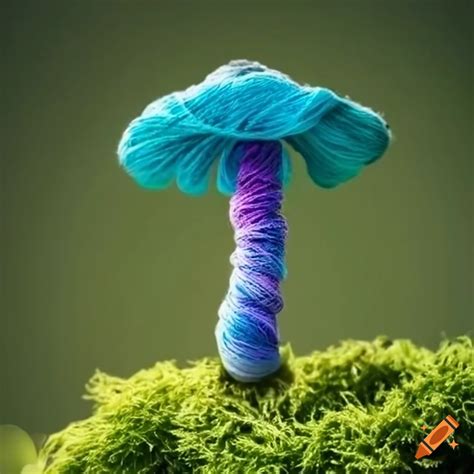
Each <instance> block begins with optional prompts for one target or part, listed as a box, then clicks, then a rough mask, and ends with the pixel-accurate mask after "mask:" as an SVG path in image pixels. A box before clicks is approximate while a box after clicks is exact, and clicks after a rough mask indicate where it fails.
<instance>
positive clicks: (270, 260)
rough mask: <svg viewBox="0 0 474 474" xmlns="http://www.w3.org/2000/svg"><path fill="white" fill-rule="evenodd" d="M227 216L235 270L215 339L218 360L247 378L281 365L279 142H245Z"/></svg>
mask: <svg viewBox="0 0 474 474" xmlns="http://www.w3.org/2000/svg"><path fill="white" fill-rule="evenodd" d="M244 148H245V152H244V158H243V160H242V162H241V165H240V169H239V175H238V179H237V190H236V192H235V194H234V195H233V196H232V198H231V200H230V220H231V223H232V226H233V227H234V231H235V242H236V244H237V248H236V250H235V252H234V253H233V254H232V256H231V263H232V265H233V266H234V271H233V273H232V276H231V278H230V285H229V291H228V293H227V296H226V298H225V299H224V301H223V303H222V305H221V307H220V309H219V318H220V319H219V322H218V324H217V327H216V339H217V344H218V347H219V353H220V355H221V359H222V362H223V364H224V367H225V368H226V369H227V371H228V372H229V373H230V374H231V375H232V376H233V377H234V378H236V379H237V380H241V381H245V382H251V381H256V380H259V379H260V378H262V377H264V376H266V375H268V374H270V373H273V372H274V371H276V370H277V369H278V368H279V366H280V357H279V352H278V340H279V337H278V327H277V322H276V315H277V313H278V312H280V311H281V309H282V308H283V298H282V296H281V294H280V281H281V280H282V278H283V277H284V275H285V272H286V268H285V263H284V254H285V238H286V233H287V225H286V221H285V219H284V218H283V216H282V215H281V214H280V208H281V201H282V189H281V177H280V170H281V145H280V143H278V142H261V143H257V142H252V143H249V144H245V145H244Z"/></svg>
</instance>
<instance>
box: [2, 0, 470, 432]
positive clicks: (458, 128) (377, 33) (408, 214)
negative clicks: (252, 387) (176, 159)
mask: <svg viewBox="0 0 474 474" xmlns="http://www.w3.org/2000/svg"><path fill="white" fill-rule="evenodd" d="M7 3H8V2H7ZM471 14H472V3H470V2H469V1H464V2H463V1H444V2H438V1H393V2H392V1H390V2H389V1H370V2H369V1H333V2H330V1H329V0H328V1H327V2H318V1H311V2H298V1H295V2H290V1H288V2H271V1H268V2H265V1H261V2H251V1H248V2H219V1H216V2H204V1H199V2H191V1H189V2H164V1H158V0H157V1H154V2H146V1H139V0H137V1H103V0H102V1H101V0H96V1H86V0H83V1H58V2H51V1H41V2H39V1H29V2H26V1H21V0H15V1H13V0H11V1H10V2H9V6H8V5H7V6H5V7H4V8H3V12H2V15H1V16H2V19H3V23H4V25H3V27H2V35H3V37H4V39H5V41H4V44H5V45H6V48H5V50H4V55H3V59H2V62H3V64H2V74H1V76H2V82H4V87H2V91H3V92H4V95H3V99H2V114H1V115H2V122H3V123H2V142H1V143H2V145H1V148H2V179H3V182H2V207H3V209H2V231H1V238H2V242H1V247H0V248H1V261H2V292H3V293H2V298H1V334H0V350H1V370H2V375H1V386H0V388H1V389H0V392H1V394H0V396H1V403H0V411H1V416H0V423H12V424H16V425H18V426H20V427H22V428H23V429H25V430H27V431H29V432H30V433H47V432H51V431H54V430H58V429H60V428H61V427H63V426H65V424H67V423H68V422H70V421H72V420H75V419H78V418H81V417H84V416H86V415H87V414H88V413H89V410H90V406H89V404H88V403H87V402H85V401H83V400H81V395H82V394H83V393H84V384H85V383H86V381H87V380H88V378H89V377H90V376H91V375H92V374H93V372H94V370H95V369H96V368H100V369H102V370H104V371H107V372H110V373H113V374H116V375H119V376H129V375H131V374H132V373H133V372H135V371H137V370H139V369H140V368H142V367H147V366H150V365H152V364H153V363H154V362H155V361H157V360H162V359H169V358H175V359H177V360H178V361H180V362H182V363H184V362H185V361H186V360H188V359H193V358H198V357H201V356H207V355H216V354H217V352H216V346H215V342H214V325H215V323H216V320H217V308H218V306H219V304H220V302H221V299H222V298H223V296H224V294H225V291H226V288H227V281H228V277H229V275H230V264H229V261H228V259H229V255H230V253H231V252H232V250H233V240H232V233H231V229H230V224H229V221H228V217H227V213H228V200H227V198H225V197H223V196H220V195H219V194H218V193H217V191H216V190H215V189H212V190H211V191H210V192H209V194H207V195H206V196H204V197H202V198H191V197H186V196H183V195H181V194H180V193H179V192H178V191H177V190H176V189H169V190H167V191H164V192H160V193H153V192H150V191H148V192H147V191H144V190H141V189H139V188H138V187H137V186H136V185H135V184H134V183H133V182H132V181H131V179H129V178H128V176H126V175H125V173H124V172H123V171H122V170H121V169H120V168H119V166H118V164H117V160H116V155H115V150H116V146H117V143H118V140H119V137H120V135H121V133H122V131H123V129H124V128H125V126H126V125H127V123H128V122H129V121H130V120H131V119H132V118H134V117H135V116H136V115H137V114H139V113H140V112H141V110H142V109H143V108H144V106H145V105H146V104H148V103H149V102H150V101H151V100H153V99H154V98H156V97H158V96H161V95H163V94H167V93H169V92H171V91H173V90H176V89H182V88H185V87H187V86H188V85H190V84H192V83H196V82H199V81H201V80H202V78H203V77H204V76H205V75H206V74H207V73H208V72H210V71H211V70H213V69H215V68H216V67H217V66H219V65H221V64H222V63H225V62H227V61H229V60H230V59H237V58H247V59H254V60H258V61H260V62H262V63H264V64H266V65H268V66H271V67H273V68H277V69H280V70H282V71H284V72H287V73H288V74H290V75H292V76H293V77H294V78H295V79H296V80H298V81H301V82H306V83H310V84H313V85H323V86H328V87H331V88H333V89H335V90H336V91H338V92H339V93H342V94H348V95H350V97H351V98H353V99H355V100H358V101H360V102H362V103H363V104H366V105H369V106H371V107H373V108H375V109H376V110H379V111H382V112H383V113H384V114H385V116H386V118H387V120H388V121H389V123H390V125H391V127H392V130H393V132H394V135H395V140H394V142H393V145H392V147H391V148H390V150H389V152H388V154H387V155H386V157H385V158H384V159H382V160H381V161H380V162H378V163H377V164H376V165H374V166H372V167H370V168H369V169H367V171H366V172H365V173H363V175H362V176H361V177H360V178H358V179H356V180H354V181H352V182H350V183H349V184H347V185H344V186H342V187H340V188H337V189H335V190H331V191H325V190H322V189H318V188H316V187H315V186H314V185H313V184H312V182H311V181H310V179H309V177H308V176H307V174H306V171H305V168H304V166H303V163H302V159H301V158H300V157H298V156H295V155H294V156H293V158H294V179H293V182H292V184H291V186H290V188H289V189H288V191H287V193H286V199H285V214H286V216H287V218H288V222H289V225H290V235H289V241H288V258H287V261H288V268H289V277H288V279H287V280H286V282H285V284H284V287H283V291H284V296H285V301H286V306H285V309H284V310H283V312H282V313H281V316H280V328H281V334H282V338H283V340H285V341H291V343H292V345H293V348H294V350H295V352H296V353H297V354H305V353H308V352H310V351H312V350H316V349H319V350H322V349H324V348H326V347H327V346H328V345H330V344H334V343H337V342H338V341H339V340H341V339H345V338H358V339H372V338H374V337H375V336H376V335H378V334H385V335H387V336H389V337H391V338H410V339H413V340H414V341H415V342H416V343H418V344H423V345H426V346H427V347H430V348H435V347H436V346H437V345H438V343H439V341H440V339H441V338H442V336H443V334H445V335H447V336H450V337H451V336H457V335H460V334H463V333H466V332H468V331H469V330H470V329H471V326H472V324H471V321H470V316H472V314H473V313H474V311H473V298H472V294H473V292H472V290H473V259H472V255H473V248H472V243H473V241H474V238H473V226H472V215H473V209H472V207H473V199H472V198H473V187H472V182H473V170H472V145H473V140H472V128H471V125H472V119H473V114H472V101H471V97H472V86H471V84H472V83H473V77H472V76H473V74H472V68H473V64H472V59H471V56H470V51H471V50H472V38H471V33H470V29H471V27H472V24H471V22H470V19H469V17H470V15H471Z"/></svg>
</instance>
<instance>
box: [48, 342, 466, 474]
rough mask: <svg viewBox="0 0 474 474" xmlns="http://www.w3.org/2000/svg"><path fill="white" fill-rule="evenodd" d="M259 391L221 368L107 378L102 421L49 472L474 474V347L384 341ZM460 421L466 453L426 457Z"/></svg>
mask: <svg viewBox="0 0 474 474" xmlns="http://www.w3.org/2000/svg"><path fill="white" fill-rule="evenodd" d="M282 355H283V358H284V361H285V362H284V364H283V366H282V368H281V369H280V371H279V372H278V373H276V374H274V375H273V376H272V377H270V378H268V379H267V380H264V381H262V382H259V383H254V384H242V383H238V382H235V381H234V380H232V379H231V378H230V377H229V376H228V375H227V374H226V373H225V371H224V369H223V368H222V365H221V363H220V362H219V360H218V359H217V358H210V357H208V358H203V359H200V360H198V361H195V362H192V363H190V364H189V365H188V366H187V367H184V368H181V367H179V366H178V364H176V362H174V361H165V362H158V363H157V364H156V365H155V366H154V367H151V368H149V369H145V370H141V371H139V372H137V373H136V374H135V375H133V376H131V377H130V378H128V379H123V378H119V377H113V376H110V375H107V374H105V373H103V372H100V371H97V372H96V373H95V375H94V376H93V377H92V379H91V380H90V381H89V383H88V385H87V395H86V398H87V399H89V400H92V401H93V402H94V410H93V414H92V415H91V416H90V417H89V418H87V419H85V420H81V421H77V422H74V423H71V424H70V425H69V426H67V427H66V428H65V429H64V430H62V431H60V432H58V433H55V434H53V435H51V436H49V438H48V440H47V442H46V444H45V445H44V447H43V449H42V450H41V452H40V468H41V470H42V471H43V472H45V473H72V474H73V473H102V472H104V473H105V472H114V473H134V474H142V473H186V472H196V473H227V472H229V473H231V472H232V473H233V472H235V473H294V472H301V473H319V472H321V473H328V472H446V473H448V472H449V473H453V472H471V471H472V469H471V471H468V469H470V467H469V463H470V462H471V460H472V459H473V458H474V373H473V357H474V352H473V340H472V338H470V337H467V336H462V337H459V338H457V339H454V340H445V341H443V342H442V343H441V344H440V346H439V348H438V350H436V351H431V350H428V349H426V348H423V347H418V346H416V345H415V344H414V343H413V342H410V341H409V340H394V341H391V340H389V339H387V338H385V337H378V338H376V339H375V340H374V341H372V342H366V341H354V340H348V341H343V342H341V343H339V344H337V345H334V346H331V347H329V348H328V349H326V350H325V351H316V352H313V353H312V354H310V355H308V356H304V357H296V356H295V355H294V354H293V352H292V350H291V347H290V346H289V345H286V346H284V347H283V348H282ZM448 414H450V415H452V416H453V417H454V418H455V419H456V420H457V421H458V422H459V423H460V427H459V428H458V429H457V430H456V432H455V434H454V439H455V440H456V441H457V442H458V443H459V446H458V447H456V449H452V448H451V447H450V446H448V444H447V443H443V445H442V446H440V448H438V449H437V450H436V451H435V453H433V454H432V455H431V456H430V457H429V458H423V459H420V460H416V459H415V451H416V448H417V446H418V443H419V442H420V441H421V440H422V439H423V438H424V436H426V434H427V433H426V432H423V431H422V429H421V426H422V425H423V424H426V425H428V426H429V427H430V429H431V428H434V427H435V426H436V425H437V424H438V423H439V422H440V421H441V420H442V419H443V418H444V417H445V416H447V415H448ZM471 468H472V466H471Z"/></svg>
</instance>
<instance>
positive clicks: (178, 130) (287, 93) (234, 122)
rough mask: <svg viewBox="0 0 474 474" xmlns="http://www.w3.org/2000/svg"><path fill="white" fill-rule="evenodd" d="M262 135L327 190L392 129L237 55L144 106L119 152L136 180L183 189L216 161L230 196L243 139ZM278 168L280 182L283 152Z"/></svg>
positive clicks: (369, 157) (353, 171) (197, 187)
mask: <svg viewBox="0 0 474 474" xmlns="http://www.w3.org/2000/svg"><path fill="white" fill-rule="evenodd" d="M262 140H283V141H284V142H286V143H287V144H289V145H290V146H291V147H292V148H294V149H295V150H296V151H297V152H298V153H300V154H301V155H302V156H303V158H304V160H305V161H306V164H307V169H308V174H309V175H310V177H311V179H312V180H313V181H314V182H315V183H316V184H318V185H320V186H322V187H327V188H329V187H333V186H336V185H338V184H340V183H343V182H344V181H347V180H348V179H350V178H352V177H354V176H356V175H357V174H358V173H359V172H360V171H361V169H362V168H363V167H364V166H365V165H367V164H369V163H372V162H374V161H375V160H376V159H378V158H379V157H380V156H382V154H383V153H384V152H385V150H386V148H387V146H388V144H389V141H390V131H389V128H388V126H387V124H386V122H385V121H384V120H383V118H382V117H381V116H380V115H378V114H377V113H375V112H374V111H372V110H371V109H369V108H367V107H363V106H362V105H360V104H358V103H356V102H353V101H352V100H350V99H348V98H343V97H340V96H338V95H337V94H336V93H335V92H333V91H331V90H329V89H326V88H323V87H311V86H308V85H300V84H298V83H296V82H295V81H293V80H292V79H291V78H290V77H288V76H287V75H285V74H283V73H281V72H279V71H276V70H273V69H270V68H267V67H266V66H263V65H261V64H259V63H257V62H250V61H245V60H239V61H231V62H230V63H229V64H227V65H224V66H221V67H219V68H218V69H217V70H215V71H214V72H212V73H211V74H209V75H208V76H207V77H206V78H205V79H204V81H203V82H201V83H200V84H197V85H193V86H191V87H189V88H188V89H186V90H184V91H179V92H173V93H171V94H169V95H166V96H164V97H161V98H159V99H157V100H156V101H154V102H152V103H151V104H150V105H148V106H147V107H146V108H145V110H144V111H143V113H142V114H141V115H140V116H139V117H137V118H136V119H134V120H133V121H132V122H131V123H130V125H129V126H128V128H127V129H126V130H125V132H124V134H123V136H122V139H121V141H120V144H119V148H118V155H119V160H120V163H121V165H122V166H123V167H124V168H125V170H126V171H127V172H128V173H129V174H130V175H131V176H132V177H133V178H134V179H135V180H136V181H137V182H138V183H139V184H140V185H142V186H144V187H146V188H152V189H163V188H166V187H168V186H169V185H170V184H171V183H172V182H173V181H174V180H176V182H177V184H178V187H179V189H180V190H181V191H183V192H185V193H189V194H202V193H204V192H205V191H206V190H207V188H208V184H209V177H210V171H211V167H212V165H213V163H214V162H215V161H216V160H217V161H218V173H217V187H218V189H219V190H220V191H221V192H222V193H224V194H232V193H233V192H234V191H235V186H236V178H237V173H238V169H239V163H240V159H241V157H242V150H243V147H242V146H240V145H241V143H242V142H248V141H262ZM282 169H283V171H282V173H283V175H282V179H283V181H285V182H286V181H288V179H289V176H290V161H289V158H288V155H287V154H286V152H285V153H284V155H283V167H282Z"/></svg>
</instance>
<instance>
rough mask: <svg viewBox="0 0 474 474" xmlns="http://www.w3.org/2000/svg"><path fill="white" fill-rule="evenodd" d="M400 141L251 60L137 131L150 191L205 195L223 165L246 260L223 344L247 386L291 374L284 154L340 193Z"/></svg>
mask: <svg viewBox="0 0 474 474" xmlns="http://www.w3.org/2000/svg"><path fill="white" fill-rule="evenodd" d="M389 141H390V132H389V128H388V126H387V124H386V123H385V121H384V120H383V119H382V118H381V117H380V115H378V114H377V113H375V112H374V111H372V110H371V109H368V108H366V107H363V106H361V105H359V104H357V103H355V102H353V101H351V100H349V99H347V98H343V97H340V96H338V95H337V94H336V93H335V92H333V91H331V90H329V89H326V88H322V87H310V86H307V85H299V84H297V83H296V82H294V81H293V80H292V79H290V78H289V77H288V76H287V75H285V74H282V73H281V72H278V71H275V70H272V69H269V68H267V67H265V66H263V65H261V64H259V63H256V62H250V61H231V62H230V63H229V64H228V65H225V66H222V67H220V68H218V69H217V70H216V71H214V72H213V73H211V74H209V75H208V76H207V77H206V78H205V80H204V81H203V82H202V83H200V84H198V85H194V86H191V87H189V88H188V89H186V90H184V91H181V92H174V93H172V94H169V95H167V96H165V97H162V98H160V99H158V100H156V101H155V102H153V103H151V104H150V105H149V106H148V107H146V108H145V110H144V112H143V113H142V114H141V116H139V117H138V118H136V119H135V120H133V121H132V122H131V123H130V125H129V126H128V128H127V129H126V131H125V133H124V134H123V137H122V139H121V141H120V144H119V149H118V154H119V160H120V163H121V164H122V166H123V167H124V168H125V170H126V171H127V172H128V173H129V174H130V175H131V176H132V177H133V178H134V179H135V180H136V181H137V182H138V183H139V184H140V185H142V186H144V187H146V188H152V189H163V188H166V187H168V186H169V185H170V184H171V183H173V182H174V181H176V183H177V185H178V187H179V189H180V190H181V191H183V192H184V193H188V194H194V195H199V194H202V193H204V192H205V191H206V190H207V189H208V183H209V176H210V171H211V167H212V165H213V163H214V162H216V161H217V162H218V171H217V188H218V189H219V190H220V191H221V192H222V193H224V194H228V195H231V196H232V199H231V210H230V217H231V222H232V225H233V227H234V230H235V241H236V244H237V249H236V250H235V252H234V254H233V255H232V259H231V262H232V264H233V266H234V271H233V273H232V276H231V280H230V285H229V291H228V293H227V296H226V298H225V299H224V301H223V303H222V305H221V307H220V309H219V321H218V325H217V327H216V339H217V345H218V349H219V353H220V356H221V360H222V362H223V365H224V366H225V367H226V369H227V370H228V371H229V373H230V374H231V375H232V376H233V377H234V378H236V379H237V380H240V381H245V382H251V381H256V380H260V379H261V378H263V377H265V376H267V375H270V374H272V373H273V372H275V371H276V370H277V369H278V367H279V366H280V358H279V354H278V350H279V349H278V344H279V336H278V327H277V321H276V316H277V313H278V312H279V311H280V310H281V308H282V307H283V301H282V297H281V294H280V287H279V285H280V281H281V279H282V278H283V276H284V274H285V265H284V254H285V248H284V244H285V237H286V232H287V227H286V222H285V220H284V219H283V217H282V216H281V214H280V208H281V201H282V193H283V187H284V184H285V183H287V182H288V181H289V179H290V175H291V166H290V159H289V156H288V153H287V152H286V151H285V150H284V149H283V147H282V143H286V144H287V145H289V146H290V147H292V148H293V149H294V150H296V151H297V152H298V153H300V154H301V156H302V157H303V158H304V160H305V161H306V165H307V169H308V174H309V175H310V177H311V179H312V180H313V181H314V182H315V183H316V184H318V185H320V186H322V187H327V188H330V187H334V186H336V185H338V184H340V183H343V182H344V181H347V180H348V179H350V178H352V177H354V176H356V175H357V174H359V172H360V171H361V170H362V169H363V167H364V166H366V165H368V164H370V163H372V162H374V161H375V160H377V159H378V158H379V157H380V156H382V154H383V153H384V151H385V150H386V148H387V146H388V144H389Z"/></svg>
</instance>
